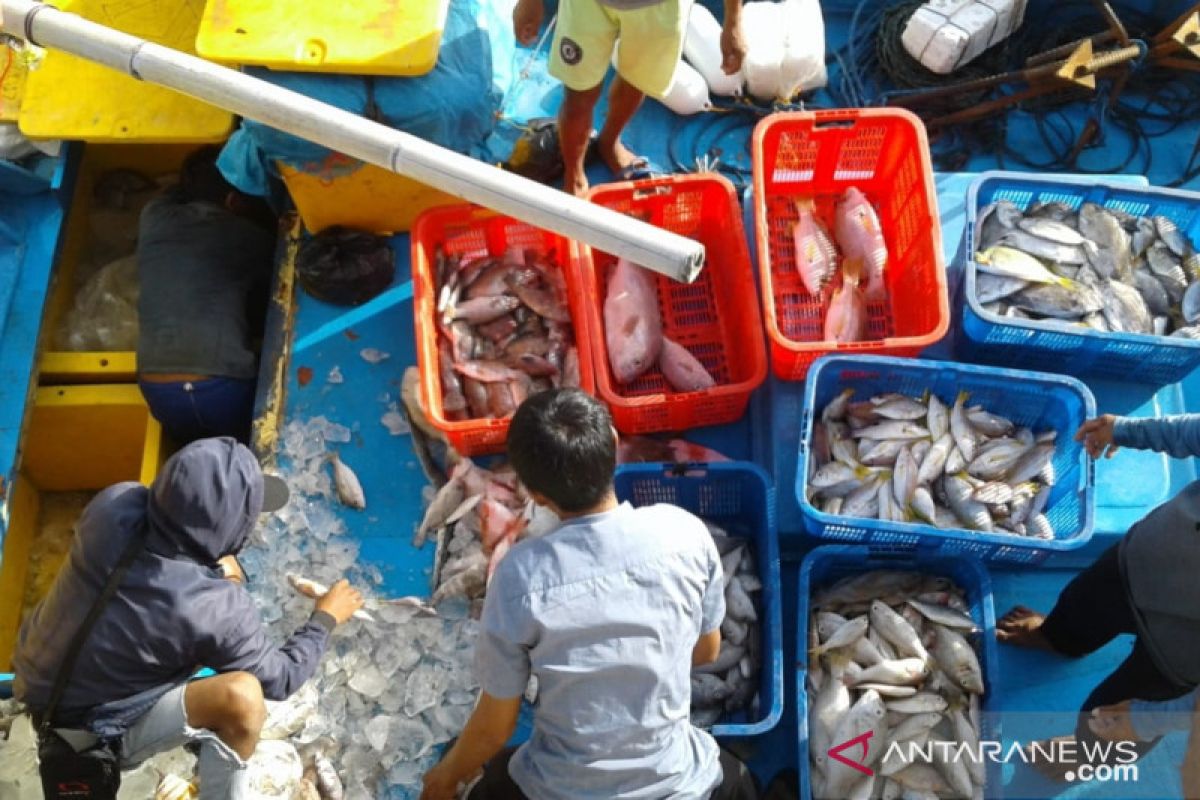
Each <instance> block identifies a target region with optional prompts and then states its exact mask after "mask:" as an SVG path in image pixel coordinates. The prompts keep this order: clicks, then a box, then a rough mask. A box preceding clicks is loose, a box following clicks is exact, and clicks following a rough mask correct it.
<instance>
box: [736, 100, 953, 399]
mask: <svg viewBox="0 0 1200 800" xmlns="http://www.w3.org/2000/svg"><path fill="white" fill-rule="evenodd" d="M753 163H754V227H755V235H756V237H757V243H758V270H759V284H760V287H761V291H762V300H763V310H764V313H765V315H766V323H767V335H768V337H769V338H770V341H771V366H772V368H773V369H774V371H775V374H776V375H778V376H779V377H780V378H783V379H784V380H803V379H804V377H805V375H806V374H807V373H808V368H809V365H811V364H812V362H814V361H816V360H817V359H818V358H820V357H821V356H822V355H825V354H828V353H834V352H853V353H875V354H879V355H890V356H915V355H917V354H918V353H919V352H920V351H921V350H923V349H924V348H925V347H927V346H929V345H931V344H933V343H934V342H936V341H938V340H939V339H941V338H942V337H943V336H945V335H946V331H947V330H948V328H949V326H950V302H949V298H948V297H947V293H946V269H945V263H944V260H943V256H942V233H941V226H940V225H939V224H938V211H937V190H936V187H935V186H934V182H933V168H932V166H931V164H930V159H929V142H928V140H927V139H926V137H925V127H924V125H923V124H922V123H921V121H920V120H919V119H918V118H917V117H916V116H914V115H913V114H910V113H909V112H907V111H903V110H899V109H839V110H831V111H816V112H793V113H784V114H772V115H771V116H769V117H766V118H765V119H763V120H762V121H761V122H759V124H758V126H757V127H756V128H755V130H754V151H753ZM850 186H856V187H858V188H859V190H861V191H862V192H863V193H864V194H865V195H866V196H867V199H868V200H870V201H871V203H872V204H873V205H874V206H875V209H876V211H877V212H878V214H879V219H880V222H881V223H882V226H883V235H884V239H885V240H886V241H887V246H888V254H889V258H888V267H887V275H886V282H887V301H886V302H885V303H873V304H871V306H870V307H869V308H868V336H869V337H870V339H871V340H870V341H865V342H852V343H848V344H838V343H836V342H831V341H826V340H825V333H824V327H825V310H826V308H828V305H829V300H830V297H831V295H832V291H833V290H832V287H827V288H826V289H825V291H824V293H823V294H822V296H820V297H816V296H814V295H812V294H810V293H809V292H808V290H807V289H806V288H805V287H804V283H803V281H801V279H800V274H799V272H797V270H796V260H795V252H794V251H795V248H794V246H793V244H792V227H793V226H794V225H795V224H796V221H797V219H798V215H797V212H796V205H795V203H796V200H797V199H799V198H801V197H806V198H812V199H813V200H815V202H816V213H817V215H818V217H819V218H820V219H821V221H822V222H823V223H825V225H826V227H827V229H828V230H829V233H830V235H831V236H833V231H834V226H833V217H834V206H835V204H836V202H837V199H838V197H839V196H840V195H841V194H842V192H844V191H845V190H846V189H847V188H849V187H850Z"/></svg>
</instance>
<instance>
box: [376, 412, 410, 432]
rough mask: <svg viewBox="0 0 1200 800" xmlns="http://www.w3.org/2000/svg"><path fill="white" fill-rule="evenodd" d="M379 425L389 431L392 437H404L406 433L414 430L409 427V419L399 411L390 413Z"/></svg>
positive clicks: (380, 420) (383, 417)
mask: <svg viewBox="0 0 1200 800" xmlns="http://www.w3.org/2000/svg"><path fill="white" fill-rule="evenodd" d="M379 423H380V424H381V425H383V427H385V428H387V429H388V433H390V434H391V435H392V436H403V435H404V434H406V433H411V432H412V429H411V428H409V426H408V419H406V418H405V416H404V415H403V414H401V413H400V412H399V411H395V410H392V411H388V412H387V413H386V414H384V415H383V416H382V417H380V418H379Z"/></svg>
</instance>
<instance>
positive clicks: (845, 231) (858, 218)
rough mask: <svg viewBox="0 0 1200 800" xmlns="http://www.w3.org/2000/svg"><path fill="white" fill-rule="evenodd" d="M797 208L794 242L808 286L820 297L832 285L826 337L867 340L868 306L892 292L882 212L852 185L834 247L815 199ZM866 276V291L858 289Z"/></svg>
mask: <svg viewBox="0 0 1200 800" xmlns="http://www.w3.org/2000/svg"><path fill="white" fill-rule="evenodd" d="M796 210H797V212H798V213H799V215H800V218H799V220H798V221H797V222H796V225H795V226H794V227H793V228H792V240H793V243H794V245H795V253H796V269H797V271H799V273H800V279H801V280H802V281H803V282H804V288H806V289H807V290H808V292H809V294H811V295H813V296H814V297H821V298H824V297H825V290H826V289H828V288H831V287H832V289H833V293H832V296H831V297H830V298H829V300H828V304H829V305H828V309H827V310H826V313H825V340H826V341H831V342H859V341H862V340H864V339H865V338H866V336H867V322H868V319H867V316H868V305H869V304H878V303H882V302H883V300H884V296H885V293H886V291H887V287H886V286H885V285H884V275H885V273H886V270H887V263H888V249H887V242H886V241H884V238H883V225H882V224H881V223H880V221H879V215H878V214H876V213H875V208H874V207H873V206H872V205H871V202H870V201H869V200H867V197H866V195H864V194H863V193H862V192H861V191H859V190H858V189H857V188H855V187H853V186H851V187H850V188H848V189H847V190H846V191H845V192H844V193H843V194H842V196H841V198H840V199H839V200H838V202H837V206H836V208H835V210H834V233H835V235H836V236H837V244H836V245H835V244H834V240H833V239H831V238H830V236H829V232H828V231H827V230H826V229H825V226H824V225H822V223H821V220H820V219H818V218H817V215H816V210H815V205H814V203H813V201H812V200H811V199H801V200H799V201H797V203H796ZM864 275H865V277H866V280H867V285H866V289H865V292H864V290H863V289H861V288H860V287H859V283H860V282H861V280H862V278H863V277H864Z"/></svg>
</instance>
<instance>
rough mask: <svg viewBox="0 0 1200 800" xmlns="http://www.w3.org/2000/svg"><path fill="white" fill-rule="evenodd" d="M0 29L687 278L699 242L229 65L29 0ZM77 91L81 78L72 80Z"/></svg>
mask: <svg viewBox="0 0 1200 800" xmlns="http://www.w3.org/2000/svg"><path fill="white" fill-rule="evenodd" d="M0 11H2V12H3V13H2V15H0V30H3V31H4V32H5V33H7V34H9V35H11V36H17V37H20V38H23V39H26V40H28V41H30V42H32V43H34V44H36V45H39V46H41V47H48V48H55V49H58V50H62V51H64V52H67V53H71V54H73V55H76V56H79V57H81V58H85V59H88V60H89V61H95V62H97V63H100V64H103V65H105V66H107V67H111V68H113V69H115V70H118V71H120V72H124V73H126V74H128V75H132V76H133V77H135V78H138V79H139V80H144V81H147V82H149V83H155V84H159V85H162V86H166V87H168V88H171V89H174V90H176V91H178V92H182V93H183V94H186V95H190V96H192V97H195V98H198V99H200V100H203V101H205V102H207V103H211V104H212V105H214V106H217V107H218V108H223V109H226V110H228V111H232V112H233V113H236V114H240V115H241V116H243V117H246V118H248V119H252V120H255V121H258V122H261V123H263V124H265V125H270V126H271V127H273V128H277V129H279V130H281V131H285V132H287V133H290V134H293V135H295V136H299V137H301V138H304V139H307V140H309V141H312V142H316V143H317V144H320V145H323V146H325V147H328V148H330V149H332V150H336V151H338V152H341V153H345V154H346V155H349V156H353V157H354V158H357V159H360V160H362V161H366V162H368V163H370V164H375V165H377V166H380V167H383V168H384V169H387V170H391V171H392V172H396V173H399V174H401V175H407V176H409V177H411V178H415V179H416V180H419V181H421V182H423V183H426V184H428V185H430V186H433V187H436V188H438V189H440V190H442V191H443V192H446V193H448V194H452V195H455V196H457V197H461V198H464V199H466V200H469V201H471V202H473V203H477V204H479V205H481V206H486V207H488V208H492V209H495V210H497V211H500V212H501V213H504V214H507V215H509V216H512V217H515V218H517V219H520V220H522V221H524V222H527V223H529V224H531V225H536V226H538V227H540V228H545V229H547V230H551V231H554V232H556V233H559V234H562V235H563V236H566V237H568V238H571V239H575V240H576V241H579V242H582V243H586V244H588V245H591V246H592V247H594V248H595V249H597V250H602V251H604V252H607V253H612V254H614V255H617V256H623V257H625V258H628V259H629V260H630V261H633V262H634V263H636V264H640V265H642V266H643V267H646V268H648V269H652V270H654V271H656V272H661V273H663V274H664V275H667V276H668V277H671V278H674V279H675V280H679V281H684V282H688V283H690V282H691V281H693V280H695V278H696V276H697V275H698V274H699V272H700V269H701V268H702V266H703V264H704V247H703V246H702V245H701V244H700V243H699V242H696V241H693V240H691V239H688V238H686V237H683V236H679V235H677V234H674V233H670V232H668V231H664V230H662V229H660V228H656V227H654V226H652V225H649V224H647V223H645V222H641V221H639V220H635V219H633V218H632V217H628V216H625V215H623V214H618V213H616V212H614V211H610V210H608V209H605V208H601V207H600V206H596V205H593V204H591V203H588V202H586V201H584V200H580V199H578V198H575V197H572V196H571V195H569V194H566V193H564V192H560V191H558V190H556V189H551V188H550V187H548V186H543V185H542V184H540V183H537V182H535V181H531V180H529V179H527V178H522V177H520V176H519V175H514V174H512V173H509V172H505V171H503V170H500V169H497V168H495V167H492V166H489V165H487V164H483V163H481V162H479V161H476V160H475V159H473V158H470V157H468V156H464V155H461V154H459V153H456V152H454V151H452V150H447V149H446V148H444V147H439V146H438V145H435V144H432V143H430V142H427V141H425V140H423V139H420V138H418V137H416V136H412V135H410V134H407V133H403V132H401V131H397V130H395V129H393V128H389V127H387V126H386V125H381V124H379V123H377V122H373V121H371V120H368V119H364V118H363V117H360V116H358V115H356V114H351V113H350V112H348V111H345V110H343V109H340V108H337V107H335V106H331V105H328V104H327V103H322V102H320V101H318V100H314V99H312V98H310V97H306V96H304V95H302V94H299V93H297V92H293V91H290V90H288V89H283V88H281V87H279V86H275V85H274V84H271V83H268V82H266V81H262V80H259V79H257V78H254V77H251V76H249V75H244V74H242V73H241V72H238V71H237V70H233V69H229V68H226V67H222V66H218V65H216V64H213V63H211V62H209V61H205V60H204V59H202V58H197V57H196V56H192V55H188V54H187V53H181V52H179V51H177V50H172V49H170V48H168V47H163V46H161V45H158V44H155V43H153V42H147V41H145V40H143V39H139V38H137V37H136V36H130V35H129V34H126V33H122V32H121V31H117V30H114V29H112V28H108V27H105V26H103V25H99V24H97V23H94V22H90V21H88V20H86V19H83V18H82V17H80V16H78V15H75V14H69V13H66V12H63V11H59V10H58V9H56V8H54V7H53V6H49V5H46V4H44V3H41V2H37V0H0ZM80 88H81V90H86V87H80Z"/></svg>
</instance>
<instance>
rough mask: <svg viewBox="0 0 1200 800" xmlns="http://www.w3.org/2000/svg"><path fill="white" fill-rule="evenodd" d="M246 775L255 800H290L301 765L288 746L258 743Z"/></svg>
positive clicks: (275, 743) (298, 755)
mask: <svg viewBox="0 0 1200 800" xmlns="http://www.w3.org/2000/svg"><path fill="white" fill-rule="evenodd" d="M246 772H247V776H248V780H249V783H250V792H251V794H252V795H253V796H254V797H259V798H279V800H291V797H292V795H294V794H295V793H296V790H297V789H298V788H299V786H300V778H301V777H302V776H303V774H304V764H303V763H302V762H301V761H300V754H299V753H297V752H296V748H295V747H293V746H292V745H291V744H289V743H287V742H272V741H261V742H259V743H258V747H257V748H256V749H255V751H254V756H253V757H252V758H251V759H250V762H249V764H247V766H246Z"/></svg>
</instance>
